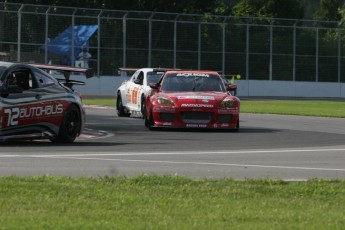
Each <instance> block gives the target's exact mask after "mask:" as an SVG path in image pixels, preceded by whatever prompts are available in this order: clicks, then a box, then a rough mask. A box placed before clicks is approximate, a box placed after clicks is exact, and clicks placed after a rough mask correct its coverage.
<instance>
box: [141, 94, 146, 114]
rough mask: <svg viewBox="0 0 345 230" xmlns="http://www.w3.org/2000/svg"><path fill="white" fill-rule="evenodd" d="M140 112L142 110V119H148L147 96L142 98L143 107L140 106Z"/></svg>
mask: <svg viewBox="0 0 345 230" xmlns="http://www.w3.org/2000/svg"><path fill="white" fill-rule="evenodd" d="M140 110H141V117H142V118H143V119H145V118H146V102H145V96H144V95H142V96H141V105H140Z"/></svg>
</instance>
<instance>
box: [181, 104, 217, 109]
mask: <svg viewBox="0 0 345 230" xmlns="http://www.w3.org/2000/svg"><path fill="white" fill-rule="evenodd" d="M181 107H191V108H213V105H208V104H182V105H181Z"/></svg>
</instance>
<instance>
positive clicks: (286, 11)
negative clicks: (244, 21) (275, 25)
mask: <svg viewBox="0 0 345 230" xmlns="http://www.w3.org/2000/svg"><path fill="white" fill-rule="evenodd" d="M233 14H234V15H235V16H253V17H267V18H292V19H301V18H303V16H304V9H303V7H302V6H301V5H300V1H298V0H241V1H240V2H239V3H238V4H237V5H235V6H234V8H233Z"/></svg>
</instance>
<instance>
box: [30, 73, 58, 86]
mask: <svg viewBox="0 0 345 230" xmlns="http://www.w3.org/2000/svg"><path fill="white" fill-rule="evenodd" d="M34 74H35V77H36V80H37V84H38V87H39V88H42V87H46V86H50V85H54V84H55V80H54V78H53V77H50V76H49V75H48V74H46V73H45V72H43V71H34Z"/></svg>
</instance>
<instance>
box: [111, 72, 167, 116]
mask: <svg viewBox="0 0 345 230" xmlns="http://www.w3.org/2000/svg"><path fill="white" fill-rule="evenodd" d="M119 70H120V71H121V72H126V71H135V70H136V71H135V72H134V74H133V75H132V76H131V78H130V79H129V80H126V81H124V82H122V84H121V85H120V87H119V88H118V89H117V90H116V99H117V101H116V110H117V115H118V116H119V117H126V116H127V117H128V116H130V115H131V114H136V115H139V116H142V114H144V112H145V99H146V96H147V94H148V93H149V91H150V90H151V88H150V86H149V84H150V83H157V82H159V80H160V78H161V77H162V75H163V74H164V72H165V71H167V70H168V69H155V68H142V69H132V68H120V69H119Z"/></svg>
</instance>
